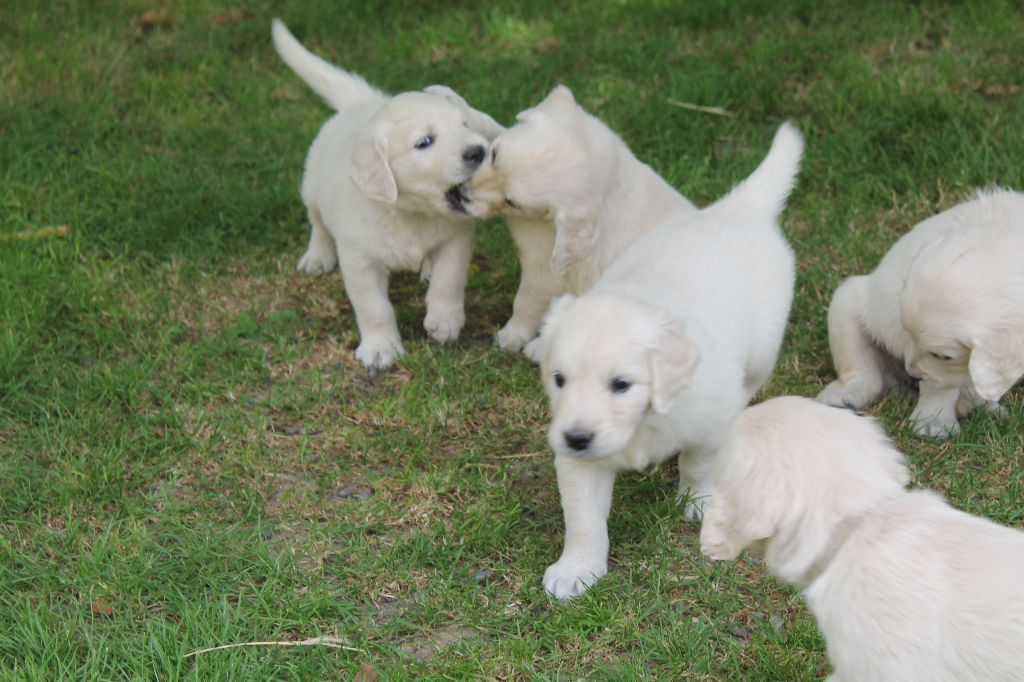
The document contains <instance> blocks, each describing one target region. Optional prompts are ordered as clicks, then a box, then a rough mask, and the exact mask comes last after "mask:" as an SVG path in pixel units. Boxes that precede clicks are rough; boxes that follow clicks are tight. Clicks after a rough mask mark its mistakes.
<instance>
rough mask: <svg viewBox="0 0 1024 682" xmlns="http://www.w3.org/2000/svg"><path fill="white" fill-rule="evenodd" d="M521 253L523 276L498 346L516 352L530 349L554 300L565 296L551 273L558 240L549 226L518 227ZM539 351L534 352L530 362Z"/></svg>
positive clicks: (517, 232)
mask: <svg viewBox="0 0 1024 682" xmlns="http://www.w3.org/2000/svg"><path fill="white" fill-rule="evenodd" d="M512 237H513V238H514V239H515V242H516V246H517V247H518V249H519V263H520V266H521V267H522V274H521V275H520V277H519V289H518V290H517V291H516V297H515V300H514V301H513V302H512V317H511V318H510V319H509V321H508V322H507V323H506V324H505V326H504V327H502V328H501V331H499V332H498V346H499V347H500V348H502V349H503V350H509V351H517V350H520V349H521V348H523V347H524V346H525V345H527V344H528V343H529V342H530V341H531V340H532V339H533V338H534V337H536V336H537V331H538V330H539V329H540V322H541V320H542V319H543V317H544V313H545V312H546V311H547V309H548V305H549V304H550V303H551V300H552V299H553V298H555V297H556V296H557V295H559V294H561V293H564V288H563V287H562V286H561V284H560V280H559V279H558V278H557V277H556V276H555V274H554V273H553V272H552V271H551V250H552V249H553V248H554V246H555V236H554V234H553V233H552V232H551V230H550V228H548V227H547V226H542V225H541V226H537V225H532V224H530V225H525V226H516V227H515V229H513V230H512ZM537 354H538V349H537V348H534V349H533V354H532V355H531V356H530V358H531V359H533V360H535V361H536V358H534V357H533V356H534V355H537Z"/></svg>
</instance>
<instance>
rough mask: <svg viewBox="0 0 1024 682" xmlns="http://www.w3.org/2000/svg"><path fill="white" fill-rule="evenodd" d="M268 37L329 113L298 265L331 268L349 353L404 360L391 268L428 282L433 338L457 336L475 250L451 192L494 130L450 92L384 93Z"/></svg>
mask: <svg viewBox="0 0 1024 682" xmlns="http://www.w3.org/2000/svg"><path fill="white" fill-rule="evenodd" d="M272 36H273V41H274V47H275V48H276V49H277V52H278V54H280V55H281V59H283V60H284V62H285V63H286V64H287V65H288V66H290V67H291V68H292V70H293V71H295V73H296V74H297V75H298V76H299V77H300V78H301V79H302V80H304V81H305V82H306V83H307V84H308V85H309V86H310V87H311V88H312V89H313V90H314V91H316V92H317V94H319V95H320V96H321V97H323V98H324V99H325V100H326V101H327V102H328V104H330V105H331V106H333V107H334V108H335V109H337V112H338V113H337V114H335V115H334V116H333V117H332V118H331V119H330V120H328V121H327V123H325V124H324V126H323V128H321V129H320V133H319V135H317V137H316V139H315V140H314V141H313V145H312V146H311V147H310V149H309V154H308V156H307V157H306V171H305V175H304V176H303V178H302V189H301V194H302V199H303V201H304V202H305V204H306V208H307V209H308V212H309V221H310V223H311V224H312V226H313V230H312V233H311V234H310V238H309V247H308V248H307V249H306V253H305V254H304V255H303V256H302V258H301V259H299V264H298V269H299V270H300V271H302V272H306V273H317V272H328V271H330V270H333V269H334V267H335V265H340V268H341V276H342V279H343V280H344V283H345V291H346V292H347V294H348V297H349V300H350V301H351V302H352V307H353V309H354V310H355V314H356V324H358V326H359V336H360V343H359V347H358V348H357V349H356V357H357V358H358V359H359V360H360V361H361V362H362V363H363V364H364V365H366V367H368V368H370V369H371V370H377V369H384V368H386V367H389V366H390V365H391V364H392V363H393V362H394V359H395V356H396V355H398V354H400V353H402V352H403V349H402V340H401V338H400V337H399V335H398V327H397V325H396V323H395V311H394V309H393V308H392V307H391V303H390V301H389V300H388V275H389V274H390V273H391V272H394V271H397V270H420V271H421V272H422V273H423V275H424V276H425V277H429V279H430V284H429V287H428V289H427V316H426V318H425V319H424V321H423V326H424V327H425V328H426V330H427V332H428V333H429V334H430V335H431V336H432V337H434V338H435V339H436V340H438V341H441V342H445V341H452V340H454V339H456V338H457V337H458V335H459V331H460V330H461V329H462V325H463V323H464V322H465V313H464V310H463V301H464V297H465V288H466V277H467V273H468V270H469V260H470V256H471V252H472V248H473V224H472V219H471V217H470V216H469V215H468V214H467V213H466V210H465V208H464V207H463V203H462V197H461V195H460V194H459V191H458V189H457V186H458V185H460V184H461V183H463V182H465V181H466V180H467V179H469V177H470V176H471V175H472V174H473V173H474V171H476V170H477V169H478V168H479V167H480V165H481V163H482V162H483V160H484V157H485V154H486V150H487V145H488V142H489V140H490V139H491V138H493V137H494V136H495V135H496V134H497V133H498V132H499V131H500V130H501V127H500V126H499V125H498V124H497V123H495V122H494V120H493V119H491V118H490V117H489V116H487V115H486V114H483V113H481V112H479V111H475V110H473V109H471V108H470V107H469V106H468V105H466V103H465V101H464V100H462V98H461V97H459V96H458V95H456V94H455V93H454V92H452V91H451V90H449V89H448V88H444V87H437V86H435V87H432V88H428V89H427V91H426V92H406V93H402V94H399V95H395V96H394V97H389V96H387V95H385V94H383V93H382V92H380V91H379V90H377V89H376V88H373V87H371V86H370V85H368V84H367V83H366V81H365V80H363V79H362V78H361V77H360V76H357V75H356V74H353V73H349V72H347V71H343V70H342V69H339V68H338V67H336V66H333V65H331V64H328V63H327V62H325V61H323V60H322V59H320V58H319V57H317V56H315V55H313V54H312V53H310V52H309V51H308V50H306V49H305V48H304V47H303V46H302V45H301V44H300V43H299V42H298V41H297V40H295V38H294V37H293V36H292V34H291V33H289V32H288V29H287V28H286V27H285V25H284V24H283V23H282V22H281V21H280V20H278V19H275V20H274V22H273V30H272Z"/></svg>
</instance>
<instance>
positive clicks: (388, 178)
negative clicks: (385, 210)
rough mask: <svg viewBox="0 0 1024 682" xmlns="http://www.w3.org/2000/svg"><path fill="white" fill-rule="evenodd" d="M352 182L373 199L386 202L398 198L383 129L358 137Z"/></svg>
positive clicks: (354, 153)
mask: <svg viewBox="0 0 1024 682" xmlns="http://www.w3.org/2000/svg"><path fill="white" fill-rule="evenodd" d="M352 182H354V183H355V184H356V187H358V188H359V189H360V190H361V191H362V192H363V194H365V195H366V196H368V197H370V198H371V199H375V200H377V201H382V202H384V203H386V204H393V203H395V201H397V200H398V186H397V185H396V184H395V176H394V175H392V173H391V166H390V165H389V164H388V141H387V138H386V137H385V136H384V133H383V132H382V131H376V132H372V133H364V134H362V135H360V136H359V137H358V138H357V139H356V143H355V147H354V149H353V150H352Z"/></svg>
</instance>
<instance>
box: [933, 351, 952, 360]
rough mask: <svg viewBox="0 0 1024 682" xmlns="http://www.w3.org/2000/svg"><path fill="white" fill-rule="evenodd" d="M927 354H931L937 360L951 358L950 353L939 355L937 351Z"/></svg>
mask: <svg viewBox="0 0 1024 682" xmlns="http://www.w3.org/2000/svg"><path fill="white" fill-rule="evenodd" d="M928 355H930V356H932V357H933V358H935V359H937V360H947V361H948V360H952V359H953V356H952V355H941V354H939V353H928Z"/></svg>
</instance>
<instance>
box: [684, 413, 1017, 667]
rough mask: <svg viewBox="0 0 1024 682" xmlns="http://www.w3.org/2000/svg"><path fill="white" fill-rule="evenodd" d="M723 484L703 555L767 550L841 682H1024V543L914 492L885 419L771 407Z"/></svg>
mask: <svg viewBox="0 0 1024 682" xmlns="http://www.w3.org/2000/svg"><path fill="white" fill-rule="evenodd" d="M716 476H717V483H716V487H715V494H714V496H713V497H712V498H711V504H710V506H709V507H708V510H707V512H706V513H705V514H704V524H703V527H702V528H701V533H700V543H701V551H703V553H704V554H706V555H707V556H709V557H711V558H712V559H735V558H736V557H737V556H738V555H739V554H740V552H741V551H742V550H743V549H744V548H745V547H748V546H750V545H755V546H758V547H759V548H760V549H761V550H762V551H763V552H764V557H765V565H766V566H767V568H768V570H769V571H770V572H771V573H772V574H774V575H776V576H778V577H780V578H782V579H783V580H785V581H787V582H789V583H793V584H796V585H798V586H799V587H800V588H801V589H802V590H803V594H804V596H805V597H806V599H807V605H808V607H810V610H811V612H812V613H813V614H814V617H815V618H816V619H817V621H818V625H819V627H820V628H821V631H822V633H823V634H824V635H825V642H826V644H827V647H828V656H829V659H830V660H831V662H832V666H833V668H834V669H835V673H834V674H833V675H832V676H831V677H830V678H829V680H833V681H835V682H839V681H841V680H842V681H844V682H854V681H857V680H893V681H895V680H899V681H900V682H914V681H919V682H954V681H955V682H965V681H968V680H978V681H981V680H984V681H985V682H997V681H1000V680H1002V681H1005V682H1010V681H1011V680H1013V681H1015V682H1017V681H1019V680H1024V647H1022V646H1021V643H1022V642H1024V588H1022V587H1021V576H1022V575H1024V533H1021V532H1019V531H1016V530H1012V529H1009V528H1004V527H1002V526H999V525H996V524H994V523H992V522H991V521H988V520H985V519H981V518H978V517H975V516H970V515H968V514H965V513H963V512H960V511H957V510H955V509H953V508H951V507H950V506H949V505H947V504H946V503H945V502H944V501H943V500H942V499H941V498H940V497H939V496H938V495H935V494H934V493H931V492H928V491H914V492H908V491H906V490H904V486H906V484H907V483H908V482H909V480H910V476H909V474H908V473H907V468H906V465H905V464H904V461H903V456H902V455H901V454H900V453H899V452H898V451H897V450H895V449H894V448H893V447H892V445H891V444H890V443H889V441H888V440H887V439H886V437H885V434H884V433H883V431H882V429H881V428H880V427H879V426H878V425H877V424H876V423H875V422H874V421H873V420H871V419H868V418H865V417H858V416H857V415H855V414H853V413H851V412H848V411H845V410H837V409H833V408H831V407H825V406H824V405H820V404H817V403H815V402H814V401H812V400H808V399H806V398H795V397H785V398H775V399H773V400H768V401H766V402H764V403H762V404H760V405H757V406H755V407H751V408H749V409H747V410H746V411H745V412H744V413H743V414H742V415H741V416H740V417H739V419H737V420H736V422H735V423H734V425H733V426H732V428H731V429H730V432H729V435H728V437H727V438H726V441H725V444H724V445H723V447H722V449H721V451H720V452H719V453H718V461H717V472H716Z"/></svg>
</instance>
